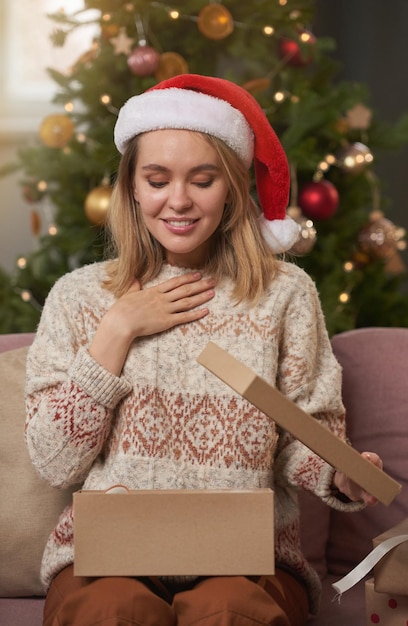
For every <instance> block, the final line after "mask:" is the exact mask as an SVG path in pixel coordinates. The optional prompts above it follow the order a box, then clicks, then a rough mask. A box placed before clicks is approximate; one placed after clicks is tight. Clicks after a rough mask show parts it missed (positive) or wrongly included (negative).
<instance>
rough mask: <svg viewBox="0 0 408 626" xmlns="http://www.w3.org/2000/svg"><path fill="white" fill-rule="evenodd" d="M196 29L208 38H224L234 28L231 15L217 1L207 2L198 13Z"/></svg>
mask: <svg viewBox="0 0 408 626" xmlns="http://www.w3.org/2000/svg"><path fill="white" fill-rule="evenodd" d="M198 30H199V31H200V33H202V34H203V35H204V36H205V37H207V38H208V39H214V40H217V39H225V37H228V35H230V34H231V33H232V31H233V30H234V21H233V19H232V15H231V13H230V12H229V11H228V9H226V8H225V7H224V6H223V5H222V4H218V2H212V3H211V4H207V6H205V7H203V8H202V9H201V11H200V13H199V15H198Z"/></svg>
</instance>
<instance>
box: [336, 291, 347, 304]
mask: <svg viewBox="0 0 408 626" xmlns="http://www.w3.org/2000/svg"><path fill="white" fill-rule="evenodd" d="M349 300H350V296H349V294H348V293H346V292H345V291H343V293H341V294H340V295H339V301H340V302H341V303H342V304H346V302H348V301H349Z"/></svg>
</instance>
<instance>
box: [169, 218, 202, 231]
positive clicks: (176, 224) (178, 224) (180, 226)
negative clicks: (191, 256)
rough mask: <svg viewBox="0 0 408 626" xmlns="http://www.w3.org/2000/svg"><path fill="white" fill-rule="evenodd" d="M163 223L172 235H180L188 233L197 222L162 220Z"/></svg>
mask: <svg viewBox="0 0 408 626" xmlns="http://www.w3.org/2000/svg"><path fill="white" fill-rule="evenodd" d="M163 222H164V224H165V225H166V227H167V228H168V229H169V230H170V231H171V232H172V233H178V234H181V233H188V232H190V230H192V228H193V227H194V225H195V224H196V223H197V222H198V220H163Z"/></svg>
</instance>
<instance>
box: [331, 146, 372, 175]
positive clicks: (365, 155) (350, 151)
mask: <svg viewBox="0 0 408 626" xmlns="http://www.w3.org/2000/svg"><path fill="white" fill-rule="evenodd" d="M336 159H337V164H338V166H339V167H340V168H341V169H342V170H344V171H345V172H351V173H355V174H357V173H358V172H361V171H362V170H364V169H365V168H366V167H367V165H369V164H370V163H372V162H373V160H374V157H373V155H372V153H371V150H370V148H368V147H367V146H366V145H364V144H363V143H361V142H360V141H357V142H356V143H352V144H349V145H347V146H345V147H344V148H341V149H340V150H339V151H338V152H337V154H336Z"/></svg>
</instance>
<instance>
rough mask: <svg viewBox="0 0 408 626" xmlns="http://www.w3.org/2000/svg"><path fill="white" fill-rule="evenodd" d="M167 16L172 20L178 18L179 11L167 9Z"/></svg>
mask: <svg viewBox="0 0 408 626" xmlns="http://www.w3.org/2000/svg"><path fill="white" fill-rule="evenodd" d="M169 16H170V17H171V19H172V20H178V18H179V17H180V13H179V11H175V10H171V11H169Z"/></svg>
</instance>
